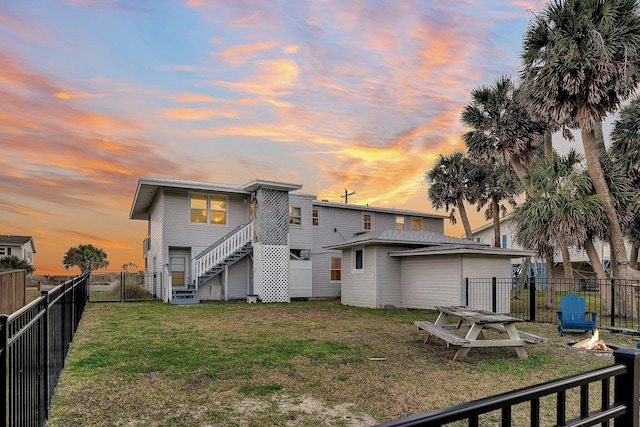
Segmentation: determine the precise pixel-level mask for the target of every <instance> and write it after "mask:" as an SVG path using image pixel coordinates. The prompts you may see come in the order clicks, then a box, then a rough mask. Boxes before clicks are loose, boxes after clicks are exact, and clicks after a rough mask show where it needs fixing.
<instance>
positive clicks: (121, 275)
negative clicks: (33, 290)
mask: <svg viewBox="0 0 640 427" xmlns="http://www.w3.org/2000/svg"><path fill="white" fill-rule="evenodd" d="M126 279H127V277H126V276H125V273H124V271H121V272H120V302H124V281H125V280H126Z"/></svg>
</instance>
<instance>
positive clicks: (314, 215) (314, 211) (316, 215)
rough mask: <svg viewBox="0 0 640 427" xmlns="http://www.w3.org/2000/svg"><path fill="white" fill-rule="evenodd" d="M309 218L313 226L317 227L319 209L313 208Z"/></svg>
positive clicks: (318, 223)
mask: <svg viewBox="0 0 640 427" xmlns="http://www.w3.org/2000/svg"><path fill="white" fill-rule="evenodd" d="M311 218H312V222H313V225H314V227H318V226H319V225H320V211H318V209H314V210H313V212H312V213H311Z"/></svg>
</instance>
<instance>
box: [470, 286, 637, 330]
mask: <svg viewBox="0 0 640 427" xmlns="http://www.w3.org/2000/svg"><path fill="white" fill-rule="evenodd" d="M478 288H483V289H487V288H490V289H491V292H483V293H482V295H483V296H482V297H481V298H484V301H482V303H483V305H484V306H485V307H489V308H490V309H492V311H497V308H498V307H500V304H499V301H504V300H505V299H507V298H508V299H509V301H510V304H509V305H510V312H509V314H510V315H512V316H514V317H519V318H521V319H524V320H527V321H529V322H547V323H555V322H557V315H556V310H558V309H559V308H560V298H561V297H563V296H564V295H567V294H577V295H579V296H581V297H583V298H584V299H585V304H586V310H593V311H595V312H596V313H597V319H596V321H597V325H598V327H600V328H610V329H612V330H616V329H617V330H623V331H634V332H635V331H638V329H639V328H640V323H639V322H640V320H639V319H640V283H639V282H638V281H637V280H615V279H607V280H596V279H535V278H529V279H527V280H520V281H518V280H516V279H511V278H496V277H493V278H482V279H471V278H467V279H466V280H465V290H464V291H465V293H466V301H474V304H477V301H478V298H479V297H478V295H479V294H480V293H479V292H474V289H478ZM469 295H471V296H472V297H469Z"/></svg>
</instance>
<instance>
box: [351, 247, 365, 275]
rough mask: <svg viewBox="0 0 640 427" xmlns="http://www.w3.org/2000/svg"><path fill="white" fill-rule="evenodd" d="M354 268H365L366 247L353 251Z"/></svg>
mask: <svg viewBox="0 0 640 427" xmlns="http://www.w3.org/2000/svg"><path fill="white" fill-rule="evenodd" d="M353 269H354V270H362V269H364V249H356V250H355V251H354V253H353Z"/></svg>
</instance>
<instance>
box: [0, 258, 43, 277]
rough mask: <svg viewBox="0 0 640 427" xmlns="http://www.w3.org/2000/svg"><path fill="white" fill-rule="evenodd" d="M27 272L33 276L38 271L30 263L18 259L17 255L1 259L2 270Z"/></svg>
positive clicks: (0, 268)
mask: <svg viewBox="0 0 640 427" xmlns="http://www.w3.org/2000/svg"><path fill="white" fill-rule="evenodd" d="M3 269H6V270H27V274H31V273H33V272H34V271H36V269H35V268H34V267H33V265H31V264H29V262H28V261H25V260H23V259H20V258H18V257H17V256H15V255H8V256H4V257H2V258H0V270H3Z"/></svg>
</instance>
